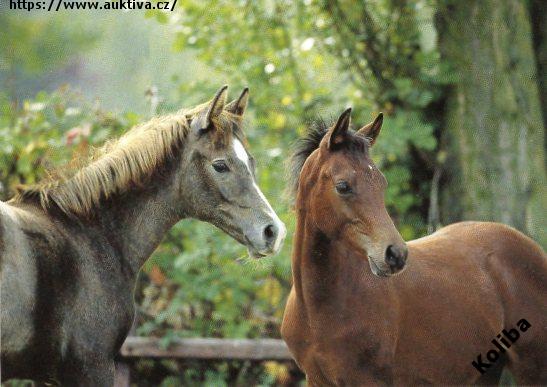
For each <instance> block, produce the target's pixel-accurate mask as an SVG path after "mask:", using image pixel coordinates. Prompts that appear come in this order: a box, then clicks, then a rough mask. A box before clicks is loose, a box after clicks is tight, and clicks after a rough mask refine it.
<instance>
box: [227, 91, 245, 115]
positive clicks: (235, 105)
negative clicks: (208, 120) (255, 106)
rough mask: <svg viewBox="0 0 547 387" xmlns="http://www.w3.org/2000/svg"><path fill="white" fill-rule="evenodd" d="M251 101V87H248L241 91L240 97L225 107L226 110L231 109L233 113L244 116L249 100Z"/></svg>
mask: <svg viewBox="0 0 547 387" xmlns="http://www.w3.org/2000/svg"><path fill="white" fill-rule="evenodd" d="M248 101H249V88H248V87H246V88H244V89H243V91H242V92H241V95H240V96H239V98H238V99H234V100H233V101H232V102H230V103H229V104H228V105H226V107H225V108H224V109H226V111H229V112H230V113H232V114H235V115H236V116H240V117H241V116H243V113H245V109H246V108H247V102H248Z"/></svg>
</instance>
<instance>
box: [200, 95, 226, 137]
mask: <svg viewBox="0 0 547 387" xmlns="http://www.w3.org/2000/svg"><path fill="white" fill-rule="evenodd" d="M227 94H228V85H224V86H222V87H221V88H220V89H219V90H218V91H217V92H216V94H215V96H214V97H213V99H212V100H211V102H210V103H209V106H208V107H207V110H206V113H205V116H203V115H202V116H201V118H199V119H198V120H197V122H195V130H196V132H197V134H198V135H202V134H203V133H205V132H207V131H209V130H210V129H212V128H213V126H214V125H213V120H214V119H215V118H217V117H218V116H219V115H220V114H221V113H222V110H224V106H225V105H226V95H227Z"/></svg>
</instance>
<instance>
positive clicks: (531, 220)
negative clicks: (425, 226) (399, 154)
mask: <svg viewBox="0 0 547 387" xmlns="http://www.w3.org/2000/svg"><path fill="white" fill-rule="evenodd" d="M527 4H528V2H527V1H524V0H505V1H496V0H484V1H474V0H440V2H439V9H438V14H437V26H438V30H439V47H440V50H441V55H442V56H443V58H444V59H445V60H446V61H447V62H448V63H449V64H451V66H452V69H453V72H454V73H455V75H456V76H457V81H456V82H455V84H454V86H453V87H452V89H451V90H450V91H449V95H448V99H447V105H446V117H445V118H446V121H445V126H444V131H445V134H446V135H447V137H446V146H447V147H448V153H449V155H451V158H452V159H451V160H449V162H448V163H446V165H447V171H446V172H447V174H448V176H449V179H448V180H449V181H448V182H447V184H446V185H445V186H446V189H445V190H444V192H443V195H442V204H441V206H442V220H443V222H444V223H450V222H453V221H456V220H462V219H467V220H493V221H499V222H503V223H506V224H509V225H512V226H514V227H516V228H518V229H520V230H522V231H524V232H525V233H527V234H528V235H530V236H531V237H533V238H535V239H536V240H538V241H540V243H542V244H543V246H545V245H546V243H547V240H546V239H545V238H546V236H545V230H546V229H547V224H546V220H547V217H546V216H545V208H546V199H547V192H546V180H545V163H544V161H545V149H544V136H545V134H544V124H543V120H542V113H541V104H540V94H539V90H538V78H537V75H536V62H535V55H534V50H533V43H532V30H531V23H530V15H529V13H528V8H527Z"/></svg>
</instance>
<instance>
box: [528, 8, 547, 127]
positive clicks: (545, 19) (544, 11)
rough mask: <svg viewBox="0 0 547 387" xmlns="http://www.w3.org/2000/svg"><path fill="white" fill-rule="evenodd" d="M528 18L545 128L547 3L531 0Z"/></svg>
mask: <svg viewBox="0 0 547 387" xmlns="http://www.w3.org/2000/svg"><path fill="white" fill-rule="evenodd" d="M530 16H531V20H532V33H533V35H534V51H535V54H536V63H537V74H538V81H539V93H540V94H539V95H540V98H541V110H542V112H543V125H544V126H547V2H546V1H545V0H532V2H531V6H530Z"/></svg>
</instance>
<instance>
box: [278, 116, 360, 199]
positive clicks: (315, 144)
mask: <svg viewBox="0 0 547 387" xmlns="http://www.w3.org/2000/svg"><path fill="white" fill-rule="evenodd" d="M329 128H330V126H329V125H328V124H327V123H326V122H325V120H323V119H322V118H319V119H317V120H315V121H313V122H312V123H311V125H310V126H309V128H308V133H307V134H306V136H304V137H302V138H299V139H298V140H297V141H296V142H295V144H294V146H293V152H292V154H291V156H290V158H289V166H288V172H289V176H288V180H289V182H288V183H289V184H288V188H289V194H290V196H294V195H295V194H296V191H297V190H298V179H299V178H300V171H301V170H302V167H303V166H304V163H305V162H306V160H307V159H308V157H309V156H310V155H311V154H312V153H313V151H314V150H316V149H317V148H319V144H320V143H321V140H322V139H323V137H325V134H326V133H327V131H328V130H329ZM348 135H349V137H350V142H349V146H350V148H351V149H357V150H359V151H361V152H364V151H366V150H367V149H368V147H369V146H370V139H369V138H365V137H361V136H358V135H355V132H353V131H352V130H349V131H348Z"/></svg>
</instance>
